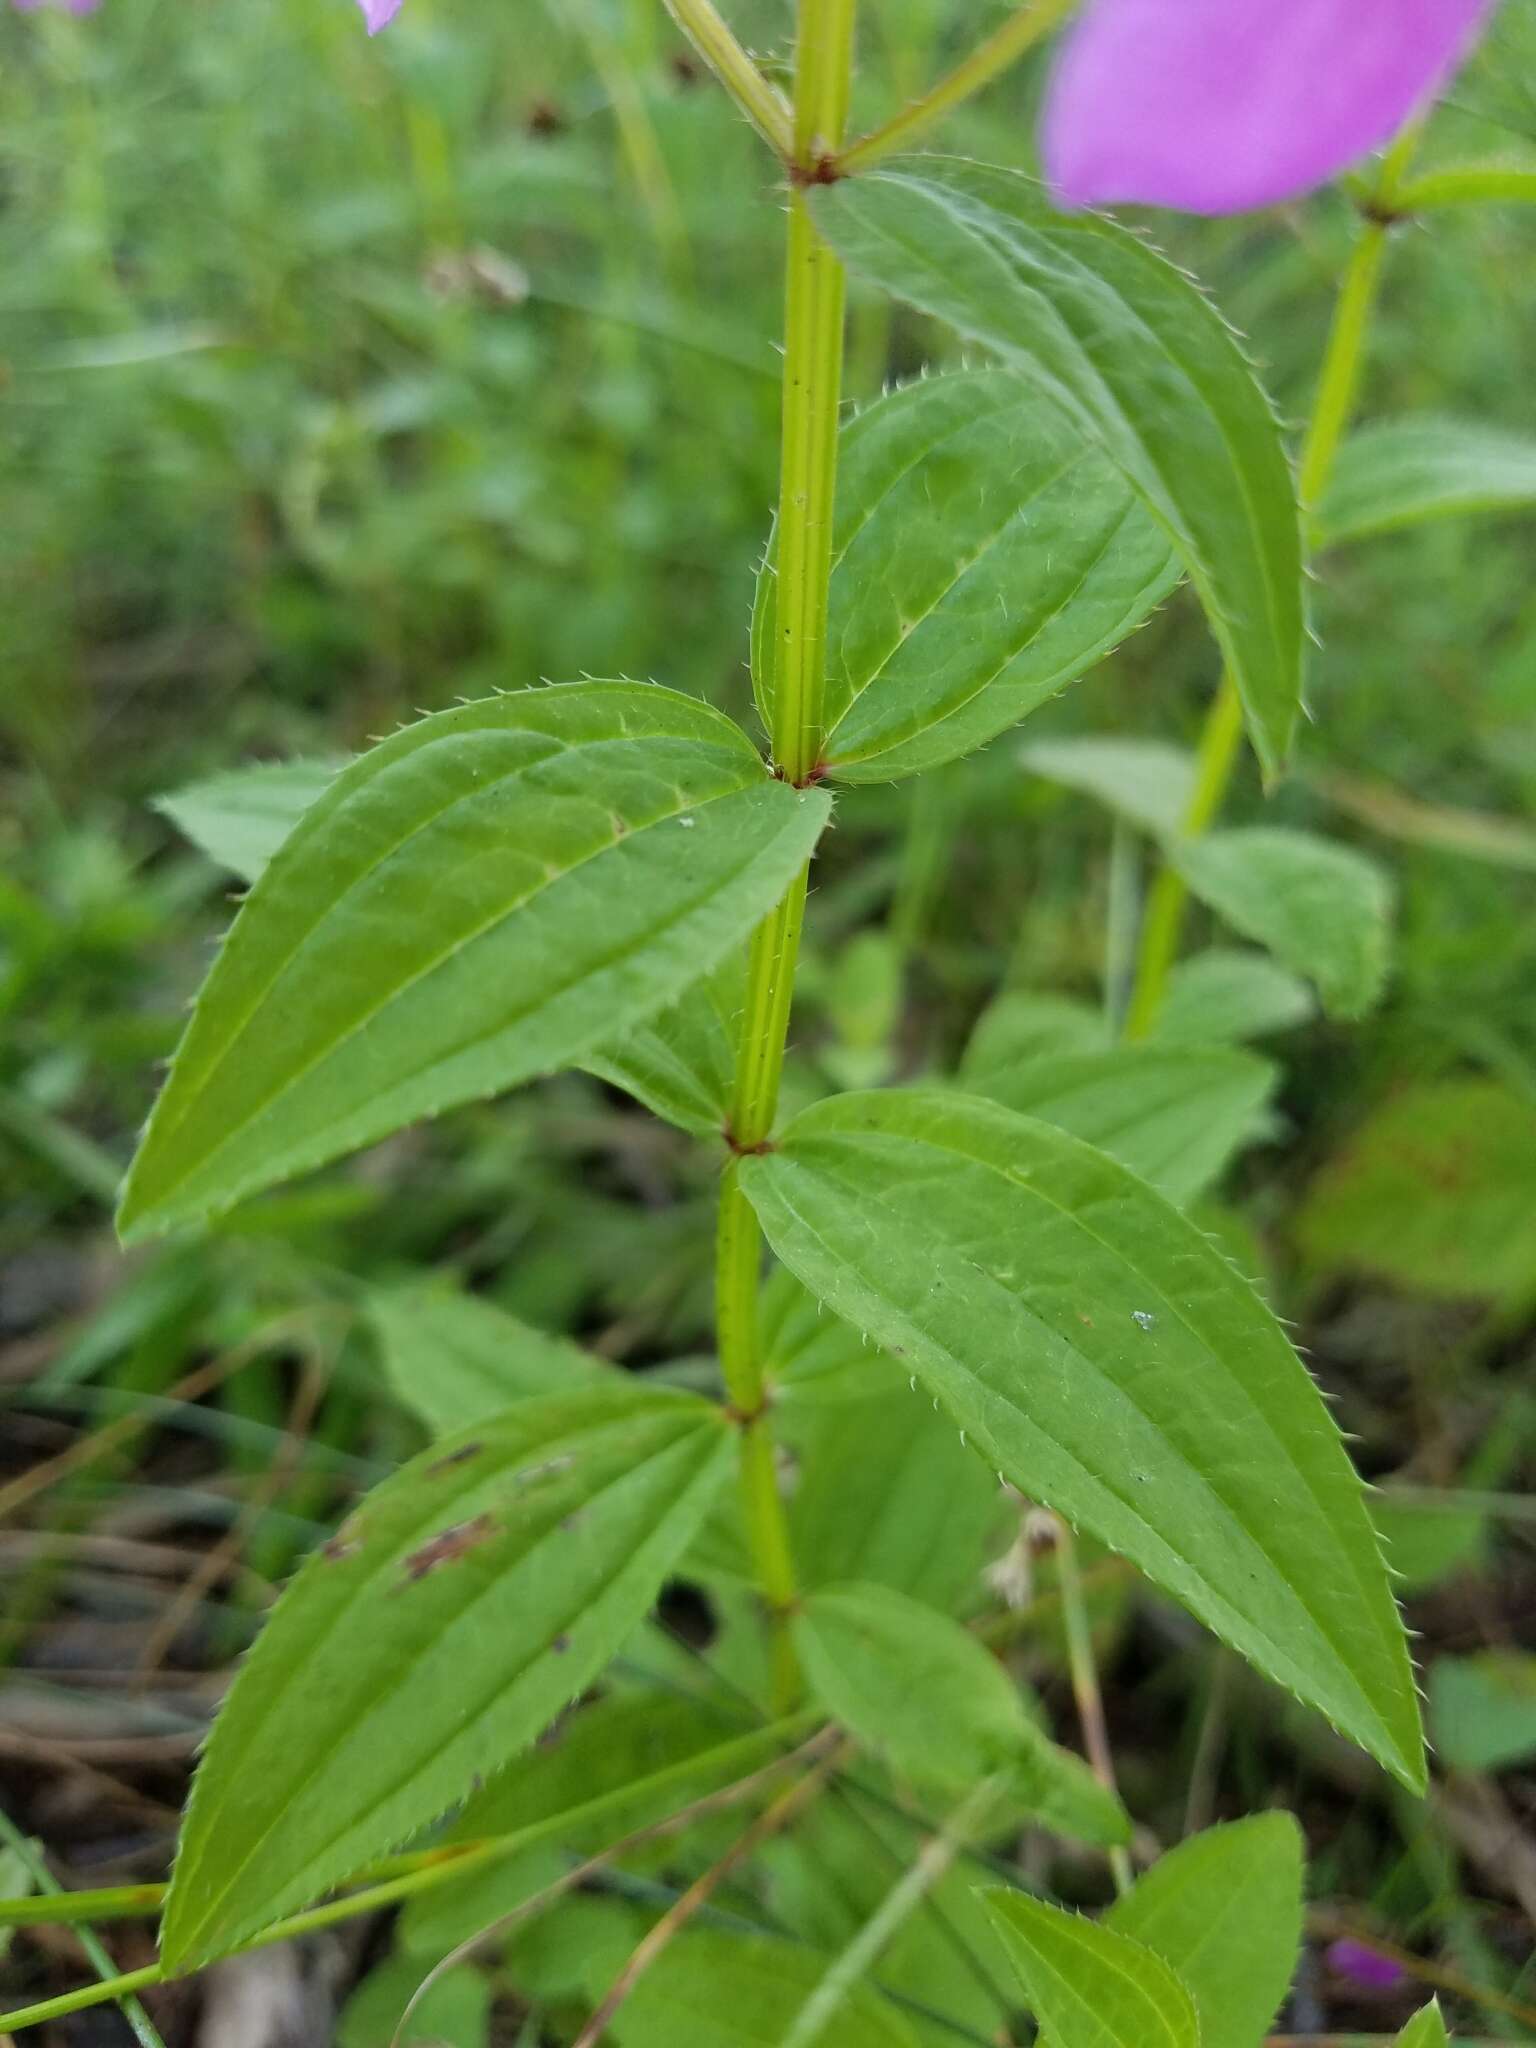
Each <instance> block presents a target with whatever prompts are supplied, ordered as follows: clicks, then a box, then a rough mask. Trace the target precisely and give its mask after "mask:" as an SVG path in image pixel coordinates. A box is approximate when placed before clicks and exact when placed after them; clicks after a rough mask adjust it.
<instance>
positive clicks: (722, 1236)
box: [715, 0, 855, 1713]
mask: <svg viewBox="0 0 1536 2048" xmlns="http://www.w3.org/2000/svg"><path fill="white" fill-rule="evenodd" d="M854 13H855V0H801V5H800V17H799V31H798V43H797V54H796V66H795V107H794V149H795V161H796V163H797V164H798V165H800V166H802V167H804V168H810V167H813V166H814V165H816V164H817V163H819V162H820V161H821V159H822V157H823V156H824V155H825V154H826V153H827V152H829V151H832V150H835V149H836V148H837V146H838V144H839V143H840V142H841V140H842V133H843V124H844V123H845V121H846V119H847V114H848V96H849V89H850V84H851V79H852V72H853V28H854ZM844 298H845V294H844V274H843V267H842V265H841V263H839V262H838V260H837V258H836V257H835V256H834V255H833V253H832V251H831V250H830V249H829V248H828V247H827V245H826V244H825V243H824V242H823V241H822V240H821V238H820V236H819V235H818V234H817V233H816V229H815V226H814V224H813V222H812V220H811V216H810V211H809V209H808V208H807V206H806V203H805V195H804V192H803V190H801V189H800V187H799V185H798V184H797V185H796V186H795V187H794V189H792V191H791V193H790V202H789V236H788V247H787V251H786V269H785V293H784V372H783V378H784V381H783V393H784V396H783V438H782V446H781V451H780V486H779V515H778V527H777V575H778V607H777V637H776V641H775V646H774V654H773V666H774V672H773V684H774V690H773V731H772V743H773V754H774V760H775V762H776V764H777V768H778V772H779V773H780V774H781V775H783V776H784V777H785V779H786V780H787V781H790V782H793V783H796V784H797V785H804V784H805V783H806V782H808V781H809V780H810V779H811V778H812V776H813V774H814V772H815V770H816V768H817V766H818V764H819V762H820V759H821V749H822V744H823V740H824V738H825V731H824V723H823V664H824V656H825V648H826V634H827V587H828V584H829V582H830V579H831V573H832V506H833V493H834V490H835V486H836V481H837V428H838V408H839V405H840V403H841V399H842V375H843V353H844V321H845V307H844ZM809 875H810V869H809V864H807V866H806V867H805V868H803V869H802V870H801V872H800V873H799V875H798V876H797V877H796V878H795V881H794V883H793V884H792V886H791V887H790V889H789V891H788V892H787V894H786V895H785V897H784V900H783V902H782V903H781V904H780V905H779V907H778V908H777V910H775V911H773V912H772V913H771V915H769V916H768V917H766V918H765V919H764V920H763V922H762V924H761V925H759V926H758V928H757V931H756V932H755V933H754V934H753V939H752V947H751V952H750V955H749V957H748V962H747V993H746V1002H745V1005H744V1008H743V1013H742V1019H741V1031H740V1036H739V1041H738V1052H737V1058H736V1080H735V1086H734V1088H733V1091H732V1097H731V1111H730V1120H729V1125H728V1129H727V1133H726V1135H727V1138H728V1140H729V1142H730V1145H731V1147H732V1150H733V1151H734V1152H735V1153H737V1154H742V1153H747V1152H753V1151H757V1150H760V1149H761V1148H762V1147H763V1146H765V1145H767V1144H768V1143H769V1142H770V1134H771V1132H772V1130H773V1125H774V1119H775V1117H776V1116H777V1114H778V1102H779V1079H780V1076H781V1074H782V1073H783V1069H784V1049H785V1045H786V1042H787V1038H788V1032H789V1010H790V1002H791V999H792V997H793V994H794V983H795V964H796V962H797V960H798V958H799V953H800V935H801V930H802V927H803V925H804V921H805V898H806V890H807V887H808V884H809ZM762 1260H763V1244H762V1235H761V1231H760V1229H759V1226H758V1222H757V1218H756V1216H755V1214H754V1213H753V1211H752V1209H751V1206H750V1205H749V1203H748V1202H747V1200H746V1198H745V1197H744V1196H743V1194H742V1192H741V1189H740V1186H739V1184H738V1179H737V1168H736V1162H735V1161H734V1160H732V1162H731V1163H730V1164H729V1165H728V1166H727V1168H726V1171H725V1175H724V1178H723V1181H722V1183H721V1189H720V1220H719V1228H718V1234H717V1239H716V1258H715V1274H716V1286H715V1315H716V1328H717V1340H718V1349H719V1354H720V1370H721V1373H722V1375H723V1377H724V1379H725V1385H726V1392H727V1395H728V1396H729V1399H730V1404H731V1410H732V1414H733V1416H734V1419H735V1421H736V1423H737V1426H738V1428H739V1430H740V1433H741V1453H740V1479H739V1484H740V1493H741V1506H742V1514H743V1518H744V1521H745V1525H746V1532H747V1540H748V1543H749V1544H750V1546H751V1551H752V1557H753V1563H754V1567H755V1571H756V1576H757V1584H758V1589H759V1591H760V1593H761V1594H762V1597H763V1602H764V1606H765V1608H766V1611H767V1620H768V1630H769V1639H770V1652H769V1656H770V1668H771V1673H772V1686H773V1700H774V1705H775V1710H776V1711H777V1712H780V1713H782V1712H784V1711H786V1710H787V1709H788V1707H789V1706H790V1705H791V1704H792V1703H793V1701H794V1698H795V1696H796V1693H797V1691H798V1688H799V1673H798V1671H797V1669H796V1665H795V1657H794V1649H793V1645H792V1644H791V1641H790V1635H789V1621H790V1616H791V1613H792V1611H793V1608H794V1602H795V1570H794V1559H793V1554H792V1551H791V1548H790V1541H789V1526H788V1520H787V1517H786V1515H785V1511H784V1502H783V1499H782V1498H781V1496H780V1493H779V1486H778V1477H777V1472H776V1469H775V1460H774V1448H773V1424H772V1418H771V1414H770V1410H769V1402H768V1387H767V1382H766V1379H765V1376H764V1370H763V1359H762V1348H761V1340H760V1335H759V1325H758V1289H759V1285H760V1281H761V1273H762Z"/></svg>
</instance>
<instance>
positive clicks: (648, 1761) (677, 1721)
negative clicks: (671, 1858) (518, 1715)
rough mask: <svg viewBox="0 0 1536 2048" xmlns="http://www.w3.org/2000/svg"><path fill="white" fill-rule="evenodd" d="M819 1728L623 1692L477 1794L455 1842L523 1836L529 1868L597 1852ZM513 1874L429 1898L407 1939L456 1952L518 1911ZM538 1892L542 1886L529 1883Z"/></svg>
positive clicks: (489, 1873)
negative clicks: (746, 1718)
mask: <svg viewBox="0 0 1536 2048" xmlns="http://www.w3.org/2000/svg"><path fill="white" fill-rule="evenodd" d="M814 1726H815V1721H814V1718H813V1716H811V1715H810V1714H808V1713H806V1714H802V1715H799V1716H797V1717H796V1718H795V1719H794V1720H793V1721H790V1722H775V1723H771V1724H769V1725H767V1726H757V1727H754V1726H752V1725H751V1724H750V1723H743V1722H742V1721H741V1720H740V1718H739V1717H737V1716H735V1715H733V1714H731V1713H729V1712H724V1711H722V1709H721V1708H720V1706H719V1705H717V1704H716V1703H714V1702H713V1701H707V1700H696V1699H690V1698H688V1697H687V1696H685V1695H683V1694H680V1693H662V1692H651V1691H645V1692H639V1693H619V1694H612V1695H610V1696H609V1697H607V1698H606V1699H601V1700H598V1701H596V1702H595V1703H593V1704H591V1705H584V1706H582V1707H580V1708H578V1709H577V1711H576V1712H575V1713H573V1714H570V1715H568V1716H567V1717H566V1719H565V1720H564V1721H563V1722H562V1723H561V1724H560V1726H559V1727H558V1728H557V1729H556V1730H555V1731H554V1733H553V1734H552V1735H551V1736H550V1737H549V1738H548V1739H547V1740H545V1741H543V1742H541V1743H539V1744H538V1746H537V1747H536V1748H534V1749H531V1750H528V1751H526V1752H525V1753H524V1754H523V1755H522V1756H520V1757H518V1758H516V1759H515V1760H514V1761H513V1762H512V1763H510V1764H508V1765H507V1767H506V1769H505V1770H502V1771H498V1772H497V1774H496V1776H495V1777H494V1778H492V1779H491V1781H490V1783H489V1784H488V1785H487V1786H486V1787H485V1789H484V1790H483V1791H481V1792H477V1793H475V1794H474V1795H473V1796H472V1797H471V1798H469V1799H467V1800H466V1801H465V1803H464V1806H463V1808H462V1809H461V1811H460V1813H459V1816H458V1818H457V1820H455V1822H454V1824H453V1826H452V1827H451V1828H449V1829H448V1830H447V1831H446V1833H445V1834H444V1836H443V1840H444V1842H445V1843H451V1842H474V1841H482V1840H486V1839H489V1838H490V1837H493V1836H512V1835H516V1836H524V1835H526V1836H527V1837H528V1839H529V1842H530V1844H533V1843H537V1844H538V1845H540V1846H538V1847H536V1848H530V1850H529V1851H528V1852H526V1860H522V1861H520V1863H519V1864H518V1865H517V1866H515V1868H516V1869H517V1870H519V1871H521V1870H529V1871H531V1872H537V1871H539V1870H542V1869H543V1868H544V1867H546V1866H547V1860H548V1857H549V1855H550V1854H551V1853H552V1852H555V1851H558V1852H559V1853H558V1854H557V1856H556V1861H557V1864H558V1863H560V1862H561V1861H562V1859H563V1860H564V1861H565V1862H566V1863H568V1861H569V1858H570V1856H573V1855H574V1856H577V1857H585V1856H591V1855H595V1854H596V1853H597V1852H598V1851H599V1850H600V1849H603V1848H606V1847H608V1846H609V1845H610V1844H612V1843H614V1842H618V1841H621V1840H622V1839H623V1838H624V1837H625V1836H626V1835H630V1834H633V1833H635V1832H636V1830H638V1829H640V1828H645V1827H650V1826H651V1825H652V1824H653V1823H654V1822H656V1821H659V1820H663V1819H665V1818H666V1817H667V1815H669V1814H673V1813H676V1812H678V1811H679V1810H680V1809H681V1808H682V1807H684V1806H686V1805H688V1804H689V1803H690V1802H691V1801H693V1800H695V1799H700V1798H702V1797H703V1796H704V1795H705V1794H706V1793H708V1792H714V1791H717V1790H719V1789H721V1788H722V1787H724V1786H726V1785H730V1784H734V1783H736V1782H738V1781H739V1780H740V1779H742V1778H745V1777H748V1776H750V1775H751V1773H752V1772H753V1771H755V1770H759V1769H761V1768H762V1767H763V1766H764V1765H765V1764H767V1763H769V1762H770V1761H771V1760H772V1759H773V1758H774V1757H775V1756H777V1755H779V1754H781V1753H782V1752H783V1751H784V1750H785V1749H786V1748H788V1747H790V1746H792V1744H793V1743H794V1742H795V1741H797V1740H799V1739H801V1738H802V1737H803V1736H804V1735H806V1734H808V1733H809V1732H810V1729H811V1728H812V1727H814ZM511 1876H512V1872H511V1871H510V1870H509V1867H508V1865H507V1864H505V1863H500V1862H497V1863H492V1864H489V1865H487V1866H485V1867H484V1868H482V1869H480V1870H475V1871H470V1872H468V1873H466V1874H465V1875H464V1876H462V1877H460V1878H456V1879H455V1881H454V1882H453V1883H452V1884H451V1885H443V1886H440V1887H438V1888H437V1889H435V1890H432V1891H427V1892H421V1893H419V1894H418V1895H417V1896H416V1897H415V1898H413V1899H411V1900H410V1901H409V1902H408V1903H407V1905H406V1908H405V1912H404V1914H403V1915H402V1919H401V1937H400V1938H401V1940H402V1941H403V1942H405V1943H406V1945H407V1946H409V1947H410V1948H412V1949H414V1950H416V1951H417V1952H418V1953H419V1954H422V1955H427V1954H435V1955H439V1956H441V1955H446V1954H447V1952H448V1950H449V1949H451V1948H452V1947H454V1946H455V1944H456V1943H458V1942H460V1941H462V1940H463V1939H464V1938H465V1937H466V1936H467V1935H470V1934H472V1933H474V1931H475V1930H476V1928H479V1927H484V1926H487V1925H489V1923H490V1922H491V1921H493V1920H495V1919H496V1918H497V1916H498V1914H500V1913H504V1912H505V1911H506V1910H507V1908H508V1906H509V1905H511V1904H515V1903H516V1900H515V1898H513V1897H511V1896H509V1894H510V1892H511V1889H512V1886H511V1884H510V1883H509V1878H511ZM530 1889H532V1890H537V1889H538V1885H537V1884H534V1885H532V1886H531V1887H530Z"/></svg>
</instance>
